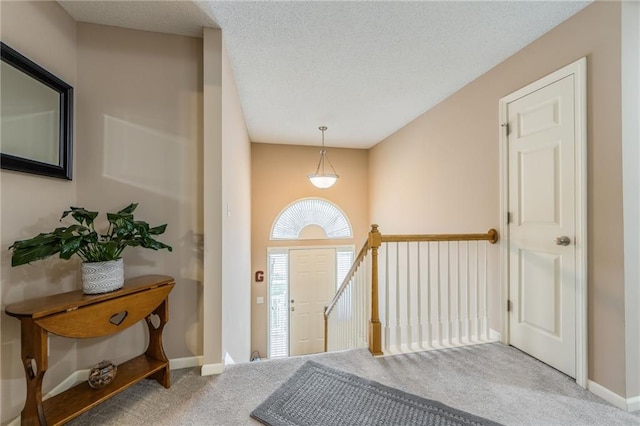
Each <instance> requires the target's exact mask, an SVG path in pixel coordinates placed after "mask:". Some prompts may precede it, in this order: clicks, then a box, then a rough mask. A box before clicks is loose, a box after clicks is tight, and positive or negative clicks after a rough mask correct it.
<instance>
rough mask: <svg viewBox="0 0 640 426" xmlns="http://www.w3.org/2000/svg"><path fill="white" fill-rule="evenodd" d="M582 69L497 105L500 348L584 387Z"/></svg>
mask: <svg viewBox="0 0 640 426" xmlns="http://www.w3.org/2000/svg"><path fill="white" fill-rule="evenodd" d="M585 75H586V60H585V59H584V58H583V59H581V60H579V61H576V62H575V63H573V64H571V65H568V66H567V67H565V68H563V69H561V70H559V71H557V72H555V73H552V74H550V75H549V76H547V77H544V78H542V79H541V80H539V81H537V82H534V83H532V84H531V85H529V86H527V87H525V88H523V89H520V90H518V91H517V92H514V93H512V94H511V95H509V96H506V97H505V98H503V99H501V101H500V106H501V111H500V113H501V119H502V120H503V123H504V124H503V127H505V133H504V134H503V136H501V138H502V139H501V140H502V145H501V150H502V153H503V154H502V156H501V158H502V160H501V161H502V164H503V166H502V167H503V168H502V170H503V172H502V173H503V174H502V176H503V177H502V182H503V184H502V187H503V191H502V198H501V199H502V205H503V206H504V208H505V209H506V210H507V212H508V214H507V215H506V216H505V222H503V225H502V229H503V237H504V241H503V243H502V244H503V251H502V253H503V254H502V258H503V260H504V261H505V262H506V266H505V269H504V271H505V274H504V275H503V277H505V278H504V280H505V282H506V290H507V297H508V301H509V308H508V314H507V323H506V329H505V330H506V332H507V338H506V339H505V341H506V342H508V343H509V344H511V345H513V346H515V347H517V348H519V349H521V350H523V351H525V352H527V353H529V354H531V355H532V356H534V357H536V358H538V359H540V360H541V361H543V362H545V363H547V364H549V365H551V366H553V367H555V368H557V369H558V370H560V371H563V372H564V373H566V374H568V375H570V376H572V377H576V379H577V382H578V384H580V385H582V386H585V385H586V379H587V375H586V132H585V128H586V126H585V122H586V112H585V111H586V90H585V87H586V85H585V81H586V80H585Z"/></svg>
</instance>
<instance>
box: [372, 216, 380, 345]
mask: <svg viewBox="0 0 640 426" xmlns="http://www.w3.org/2000/svg"><path fill="white" fill-rule="evenodd" d="M381 245H382V235H381V234H380V232H379V231H378V225H371V232H369V247H371V321H369V352H371V354H372V355H382V326H381V325H380V314H379V311H378V248H379V247H380V246H381Z"/></svg>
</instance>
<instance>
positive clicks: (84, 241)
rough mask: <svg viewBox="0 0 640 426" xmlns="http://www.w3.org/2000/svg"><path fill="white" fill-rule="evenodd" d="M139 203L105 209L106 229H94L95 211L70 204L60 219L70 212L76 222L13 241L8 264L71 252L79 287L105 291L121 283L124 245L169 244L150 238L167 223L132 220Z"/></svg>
mask: <svg viewBox="0 0 640 426" xmlns="http://www.w3.org/2000/svg"><path fill="white" fill-rule="evenodd" d="M136 207H138V204H137V203H136V204H130V205H128V206H127V207H125V208H124V209H122V210H120V211H119V212H117V213H107V221H108V222H109V227H108V229H107V231H106V233H99V232H98V231H96V229H95V225H94V222H95V219H96V217H98V212H92V211H89V210H86V209H85V208H82V207H71V208H70V210H66V211H65V212H64V213H62V217H61V218H60V221H62V220H63V219H64V218H65V217H67V216H71V217H72V218H73V219H75V221H76V222H77V223H75V224H73V225H69V226H64V227H60V228H56V229H54V230H53V231H51V232H48V233H40V234H38V235H36V236H35V237H33V238H29V239H28V240H21V241H16V242H14V243H13V244H12V245H11V246H10V247H9V250H12V251H13V254H12V256H11V266H18V265H24V264H26V263H31V262H34V261H36V260H40V259H45V258H47V257H49V256H53V255H55V254H57V253H59V256H60V258H61V259H70V258H71V256H73V255H74V254H75V255H77V256H78V257H80V259H82V262H83V264H82V288H83V290H84V292H85V293H86V294H98V293H106V292H109V291H113V290H117V289H119V288H121V287H122V286H123V284H124V268H123V263H122V257H121V255H122V252H123V251H124V249H125V248H127V247H138V246H140V247H144V248H148V249H152V250H160V249H167V250H169V251H172V248H171V246H168V245H166V244H164V243H161V242H160V241H157V240H155V239H154V238H153V236H154V235H160V234H162V233H164V231H165V230H166V228H167V225H166V224H165V225H160V226H155V227H151V226H149V224H148V223H147V222H143V221H139V220H134V217H133V212H134V210H135V209H136Z"/></svg>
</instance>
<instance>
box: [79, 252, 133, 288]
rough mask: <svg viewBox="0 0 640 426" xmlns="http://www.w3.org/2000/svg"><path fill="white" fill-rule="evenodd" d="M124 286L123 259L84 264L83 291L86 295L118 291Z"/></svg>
mask: <svg viewBox="0 0 640 426" xmlns="http://www.w3.org/2000/svg"><path fill="white" fill-rule="evenodd" d="M123 285H124V263H123V262H122V259H118V260H109V261H107V262H86V263H83V264H82V290H83V291H84V293H85V294H100V293H108V292H110V291H114V290H118V289H119V288H122V286H123Z"/></svg>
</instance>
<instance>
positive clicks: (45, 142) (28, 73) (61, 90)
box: [0, 42, 73, 180]
mask: <svg viewBox="0 0 640 426" xmlns="http://www.w3.org/2000/svg"><path fill="white" fill-rule="evenodd" d="M0 45H1V48H2V61H1V62H0V66H1V69H0V74H1V76H2V78H0V84H1V86H2V87H0V117H1V119H2V122H1V123H0V124H1V127H0V152H1V154H2V155H1V158H0V166H1V167H2V168H3V169H7V170H14V171H18V172H25V173H34V174H38V175H43V176H51V177H56V178H60V179H68V180H71V175H72V173H71V172H72V170H71V169H72V164H73V161H72V159H73V143H72V140H73V87H71V86H70V85H69V84H67V83H65V82H64V81H62V80H61V79H59V78H58V77H56V76H55V75H53V74H51V73H50V72H49V71H47V70H45V69H44V68H42V67H41V66H39V65H38V64H36V63H35V62H33V61H31V60H29V59H28V58H26V57H25V56H23V55H22V54H20V53H19V52H17V51H15V50H13V49H12V48H10V47H9V46H7V45H6V44H4V43H2V42H0Z"/></svg>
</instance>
